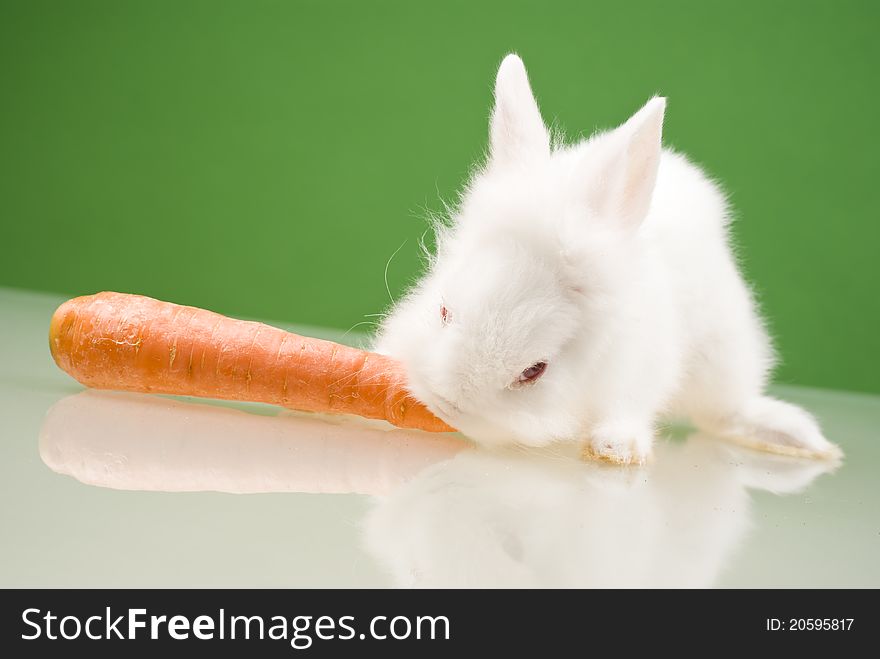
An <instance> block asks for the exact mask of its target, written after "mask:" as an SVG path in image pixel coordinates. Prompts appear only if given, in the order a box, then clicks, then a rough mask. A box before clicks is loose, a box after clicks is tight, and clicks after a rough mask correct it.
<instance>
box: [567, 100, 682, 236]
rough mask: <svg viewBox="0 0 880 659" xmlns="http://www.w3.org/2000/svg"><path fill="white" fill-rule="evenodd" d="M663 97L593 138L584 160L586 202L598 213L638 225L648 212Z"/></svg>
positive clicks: (661, 121) (652, 186)
mask: <svg viewBox="0 0 880 659" xmlns="http://www.w3.org/2000/svg"><path fill="white" fill-rule="evenodd" d="M665 109H666V99H665V98H663V97H660V96H655V97H654V98H652V99H651V100H650V101H648V102H647V103H646V104H645V106H644V107H643V108H642V109H641V110H639V111H638V112H636V113H635V114H634V115H633V116H632V117H630V119H629V120H627V122H626V123H625V124H623V125H622V126H620V127H619V128H616V129H615V130H613V131H611V132H609V133H606V134H605V135H602V136H600V137H599V138H597V139H596V145H595V146H596V150H595V152H594V153H593V154H591V156H590V157H589V160H588V161H587V162H586V163H585V170H586V171H584V172H583V173H582V176H583V178H582V179H581V180H585V181H586V185H587V203H588V205H589V206H590V207H591V208H592V209H593V210H594V211H595V212H596V213H597V214H599V215H601V216H604V217H608V218H611V219H616V220H619V221H622V222H624V223H626V224H627V225H629V226H638V225H639V224H640V223H641V221H642V220H643V219H644V218H645V215H647V213H648V208H649V207H650V205H651V197H652V195H653V193H654V184H655V183H656V181H657V168H658V166H659V164H660V152H661V144H660V142H661V136H662V131H663V113H664V111H665Z"/></svg>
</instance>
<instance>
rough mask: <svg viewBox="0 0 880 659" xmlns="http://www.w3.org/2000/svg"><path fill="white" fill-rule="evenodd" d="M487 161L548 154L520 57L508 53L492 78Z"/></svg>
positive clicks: (546, 138) (547, 138)
mask: <svg viewBox="0 0 880 659" xmlns="http://www.w3.org/2000/svg"><path fill="white" fill-rule="evenodd" d="M489 144H490V150H491V158H490V162H491V163H492V164H498V165H503V166H507V165H510V164H515V163H523V162H529V161H532V160H535V159H539V158H546V157H547V156H549V155H550V134H549V133H548V131H547V128H546V127H545V126H544V121H543V120H542V119H541V113H540V111H539V110H538V103H537V102H536V101H535V97H534V96H533V95H532V88H531V87H530V86H529V78H528V75H527V74H526V67H525V65H524V64H523V61H522V60H521V59H520V58H519V57H518V56H517V55H514V54H513V53H511V54H510V55H508V56H507V57H505V58H504V61H503V62H501V66H500V67H499V69H498V76H497V77H496V79H495V108H494V109H493V110H492V120H491V123H490V127H489Z"/></svg>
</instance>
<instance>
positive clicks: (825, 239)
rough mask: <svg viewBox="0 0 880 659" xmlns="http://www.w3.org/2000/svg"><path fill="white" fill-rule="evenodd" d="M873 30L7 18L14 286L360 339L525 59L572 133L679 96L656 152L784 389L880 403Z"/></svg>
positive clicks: (116, 4) (850, 26)
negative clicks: (754, 299)
mask: <svg viewBox="0 0 880 659" xmlns="http://www.w3.org/2000/svg"><path fill="white" fill-rule="evenodd" d="M878 8H880V3H877V2H851V1H850V2H842V1H834V2H832V1H828V2H768V1H767V0H761V1H749V2H745V1H742V0H738V1H736V2H684V1H667V2H637V1H635V0H630V1H628V2H625V3H623V2H610V1H607V0H603V1H602V2H585V1H581V2H571V3H563V2H555V3H547V2H530V3H518V2H514V1H511V0H505V1H503V2H474V1H471V2H444V3H440V2H430V3H427V2H426V3H420V2H378V3H368V2H345V3H342V2H335V3H334V2H320V3H319V2H265V1H260V2H254V1H244V0H242V1H240V2H217V1H212V2H192V1H174V2H170V1H161V2H156V1H152V2H120V1H109V0H108V1H104V2H95V1H78V2H62V1H58V2H44V1H33V0H28V1H21V2H8V1H5V0H3V1H2V2H0V85H2V86H0V101H2V102H0V213H2V215H0V223H2V224H0V227H2V235H0V250H2V251H0V257H2V258H0V285H4V286H14V287H23V288H30V289H37V290H47V291H57V292H62V293H67V294H81V293H89V292H95V291H98V290H102V289H115V290H122V291H128V292H140V293H144V294H148V295H152V296H155V297H159V298H165V299H169V300H174V301H177V302H182V303H188V304H195V305H200V306H205V307H209V308H212V309H215V310H218V311H221V312H225V313H229V314H237V315H243V316H250V317H265V318H272V319H277V320H282V321H285V320H286V321H297V322H301V323H308V324H319V325H327V326H333V327H338V328H348V327H351V326H353V325H355V324H356V323H359V322H362V321H364V320H365V314H371V313H376V312H378V311H381V310H382V309H383V307H384V306H385V305H386V304H387V302H388V293H386V290H385V282H384V280H383V272H384V270H385V266H386V263H387V261H388V259H389V257H390V256H391V254H392V253H393V252H394V251H395V250H396V249H397V248H398V247H399V246H400V245H401V244H402V243H404V241H406V242H405V244H404V245H403V248H402V249H401V250H400V252H399V253H398V254H397V256H396V257H395V258H394V260H393V261H392V262H391V264H390V266H389V268H388V284H389V287H390V289H391V293H392V294H394V295H395V296H396V295H398V294H399V293H400V292H401V291H402V290H403V289H404V288H405V286H406V284H407V283H408V282H409V281H411V280H412V279H413V278H414V277H415V276H416V274H417V272H418V269H419V267H420V261H419V250H418V246H417V242H418V238H419V237H420V236H421V235H422V233H423V232H424V230H425V224H424V221H423V218H424V215H425V209H434V210H437V209H440V208H441V206H442V204H441V199H447V200H449V199H452V198H454V194H455V192H456V190H457V189H458V187H459V186H460V184H461V183H462V181H463V180H464V179H465V177H466V175H467V172H468V168H469V167H470V165H471V163H473V162H474V161H475V160H477V159H478V158H479V157H480V156H481V154H482V152H483V148H484V144H485V137H486V119H487V116H488V112H489V105H490V100H491V87H490V85H491V82H492V79H493V76H494V71H495V68H496V66H497V64H498V62H499V61H500V60H501V58H502V56H503V55H504V54H505V53H506V52H508V51H511V50H515V51H517V52H519V53H520V54H521V55H522V56H523V57H524V59H525V61H526V65H527V67H528V68H529V71H530V74H531V77H532V80H533V83H534V88H535V91H536V94H537V95H538V98H539V101H540V103H541V105H542V108H543V109H544V114H545V118H546V119H547V120H548V121H553V122H555V123H556V124H557V125H558V126H561V127H563V128H565V129H567V132H568V133H569V135H576V134H577V133H579V132H586V133H589V132H590V131H592V130H594V129H595V128H597V127H609V126H612V125H615V124H617V123H620V122H621V121H623V120H624V119H625V118H626V117H627V116H629V114H630V113H631V112H633V111H634V110H635V109H637V108H638V107H639V106H640V105H641V104H642V103H643V102H644V101H645V100H646V99H647V98H648V97H649V96H650V95H651V94H653V93H655V92H660V93H662V94H664V95H667V96H668V97H669V107H668V115H667V123H666V132H665V136H666V141H667V143H668V144H671V145H673V146H675V147H677V148H679V149H681V150H683V151H685V152H686V153H688V154H690V155H691V157H692V158H693V159H694V160H696V161H697V162H700V163H702V164H703V165H705V167H706V168H707V169H708V171H709V172H710V173H711V174H712V175H713V176H715V177H717V178H718V179H719V180H721V181H722V182H723V183H724V185H725V187H726V189H727V190H728V191H729V193H730V197H731V200H732V202H733V205H734V206H735V208H736V213H737V217H738V221H737V223H736V225H735V234H736V240H737V243H738V245H739V246H740V253H741V256H742V262H743V264H744V267H745V270H746V273H747V275H748V277H749V280H750V281H751V282H752V283H753V284H754V286H755V289H756V290H757V292H758V294H759V297H760V299H761V302H762V304H763V306H764V309H765V312H766V315H767V316H768V319H769V322H770V326H771V328H772V331H773V334H774V335H775V336H776V337H777V340H778V344H779V347H780V352H781V355H782V358H783V363H782V365H781V367H780V369H779V371H778V380H780V381H783V382H794V383H798V384H807V385H815V386H824V387H833V388H844V389H854V390H866V391H880V377H878V375H877V355H878V336H880V327H878V325H880V322H878V321H880V310H878V304H877V280H878V278H877V266H876V260H877V252H878V245H880V241H878V238H880V230H878V217H877V209H878V208H880V198H878V197H880V183H878V165H877V163H878V153H880V148H878V147H880V143H878V142H880V141H878V136H877V131H876V128H875V126H876V117H877V100H878V91H877V65H878V61H880V60H878V54H880V46H878V39H877V28H878V18H880V9H878ZM367 320H369V318H368V319H367ZM358 329H366V326H360V327H359V328H358Z"/></svg>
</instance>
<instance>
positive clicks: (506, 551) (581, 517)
mask: <svg viewBox="0 0 880 659" xmlns="http://www.w3.org/2000/svg"><path fill="white" fill-rule="evenodd" d="M657 451H658V455H657V459H656V461H655V463H654V464H652V465H651V466H650V467H649V468H646V469H643V470H638V471H620V470H617V469H614V468H608V467H603V466H601V465H595V464H583V463H579V462H577V461H576V460H571V459H568V458H565V457H560V456H559V455H550V454H546V453H545V454H543V455H533V454H522V453H515V454H514V453H507V452H505V453H503V454H498V453H490V452H482V451H480V452H478V451H468V452H464V453H461V454H459V455H458V456H456V457H455V458H453V459H452V460H450V461H448V462H445V463H441V464H438V465H434V466H433V467H430V468H428V469H427V470H425V471H424V472H422V473H421V474H419V476H418V477H416V478H415V479H414V480H413V481H411V482H409V483H408V484H406V485H404V486H402V487H401V488H399V489H398V490H397V491H395V492H394V493H393V494H392V495H391V496H390V498H388V499H387V500H385V501H383V502H381V503H379V504H378V505H377V507H376V508H375V509H374V510H373V512H372V513H371V514H370V516H369V518H368V520H367V524H366V544H367V547H368V549H369V550H370V551H371V553H372V554H374V555H375V556H376V557H377V558H378V559H379V560H380V561H381V562H383V563H384V564H386V566H387V567H388V568H389V569H390V571H391V572H392V574H393V576H394V579H395V582H396V583H398V584H399V585H404V586H419V587H498V586H511V587H621V586H639V587H649V586H650V587H705V586H710V585H712V584H713V583H714V581H715V580H716V578H717V576H718V574H719V572H720V570H721V569H722V568H723V566H724V564H725V562H726V560H727V558H728V557H729V556H730V555H731V553H732V552H733V551H735V549H736V546H737V544H738V542H739V541H740V540H741V539H742V538H743V536H744V534H745V532H746V530H747V528H748V525H749V520H750V513H749V508H750V506H749V496H748V493H747V491H746V488H749V487H753V488H762V489H767V490H771V491H774V492H779V493H788V492H796V491H798V490H800V489H803V488H804V487H806V486H807V485H808V484H809V483H810V482H811V481H812V480H813V479H814V478H816V477H817V476H818V475H820V474H821V473H823V472H826V471H829V470H830V469H832V468H833V465H832V464H830V463H828V462H815V461H807V460H799V459H793V458H787V457H780V456H774V455H767V454H760V453H753V452H750V451H748V450H746V449H740V448H738V447H734V446H730V445H726V444H721V443H717V442H713V441H706V440H704V438H703V437H701V436H694V437H692V438H690V439H689V440H688V441H687V442H686V443H685V444H683V445H681V444H671V443H668V442H661V443H660V444H659V445H658V447H657Z"/></svg>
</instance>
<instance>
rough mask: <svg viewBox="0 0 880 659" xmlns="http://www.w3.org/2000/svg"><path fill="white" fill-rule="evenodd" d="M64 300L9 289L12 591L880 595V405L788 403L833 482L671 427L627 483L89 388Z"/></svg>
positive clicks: (7, 521) (6, 436) (285, 418)
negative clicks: (613, 590)
mask: <svg viewBox="0 0 880 659" xmlns="http://www.w3.org/2000/svg"><path fill="white" fill-rule="evenodd" d="M60 301H61V299H60V298H58V297H52V296H46V295H38V294H32V293H23V292H18V291H11V290H8V289H0V319H2V322H0V353H2V354H0V414H2V418H3V423H2V443H0V470H2V479H0V488H2V490H0V491H2V505H0V528H2V529H3V533H2V535H0V586H7V587H8V586H74V585H76V586H118V587H127V586H147V587H150V586H413V585H415V586H484V585H486V586H540V585H546V586H584V587H593V586H612V585H632V586H642V585H645V586H652V585H658V586H874V587H877V586H880V568H878V566H877V562H876V557H877V556H878V555H880V551H878V550H880V512H878V511H880V508H878V504H880V488H878V485H877V482H878V479H877V473H878V466H880V444H878V437H877V428H878V426H880V397H876V396H867V395H861V394H847V393H840V392H828V391H819V390H809V389H798V388H790V387H787V388H778V389H777V393H778V394H779V395H781V396H784V397H786V398H789V399H790V400H793V401H795V402H798V403H800V404H802V405H804V406H806V407H807V408H808V409H810V410H811V411H813V412H814V413H815V414H817V415H818V416H819V417H820V418H821V420H822V422H823V425H824V427H825V429H826V431H827V435H828V437H829V438H830V439H832V441H835V442H837V443H839V444H840V445H841V446H842V447H843V449H844V451H845V452H846V458H845V461H844V464H843V465H842V466H839V467H837V466H835V465H833V464H829V463H823V462H812V461H806V460H798V459H793V458H786V457H782V456H773V455H767V454H763V453H758V452H755V451H751V450H748V449H744V448H740V447H736V446H732V445H729V444H725V443H721V442H718V441H716V440H714V439H713V438H710V437H704V436H700V435H698V434H692V433H689V432H688V431H687V430H684V429H671V430H670V432H669V433H667V434H669V435H670V436H669V437H667V438H664V439H663V440H662V441H661V442H660V443H659V445H658V447H657V454H656V456H655V459H654V461H653V462H652V463H651V464H650V465H649V466H648V467H645V468H629V469H623V468H615V467H608V466H602V465H596V464H588V463H583V462H581V461H579V460H578V459H577V458H576V456H575V454H574V451H572V450H569V449H565V448H558V449H553V450H550V451H542V452H524V451H511V452H506V453H488V452H481V451H477V450H475V449H473V448H472V447H471V446H470V445H469V444H467V443H465V442H463V441H462V440H460V439H459V438H458V437H457V436H445V435H427V434H423V433H418V432H409V431H403V430H388V429H386V428H385V427H384V426H383V425H382V424H367V423H362V422H358V421H354V420H349V419H343V418H334V419H324V418H320V417H316V416H311V415H301V414H295V413H291V412H287V411H284V410H277V409H275V408H270V407H265V406H257V405H229V404H218V403H213V402H207V401H193V400H179V399H178V400H173V399H170V398H167V397H150V396H138V395H131V394H118V393H108V392H94V391H85V390H84V389H83V388H82V387H81V386H80V385H78V384H77V383H76V382H74V381H73V380H71V379H70V378H69V377H68V376H67V375H65V374H64V373H62V372H61V371H59V370H58V369H57V368H56V367H55V365H54V363H53V362H52V360H51V357H50V356H49V352H48V348H47V345H46V343H47V342H46V332H47V328H48V321H49V317H50V316H51V313H52V311H53V310H54V308H55V306H56V305H57V304H58V303H59V302H60ZM305 331H308V332H310V333H314V332H315V330H312V329H309V330H305ZM331 338H338V337H335V336H333V337H331Z"/></svg>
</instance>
